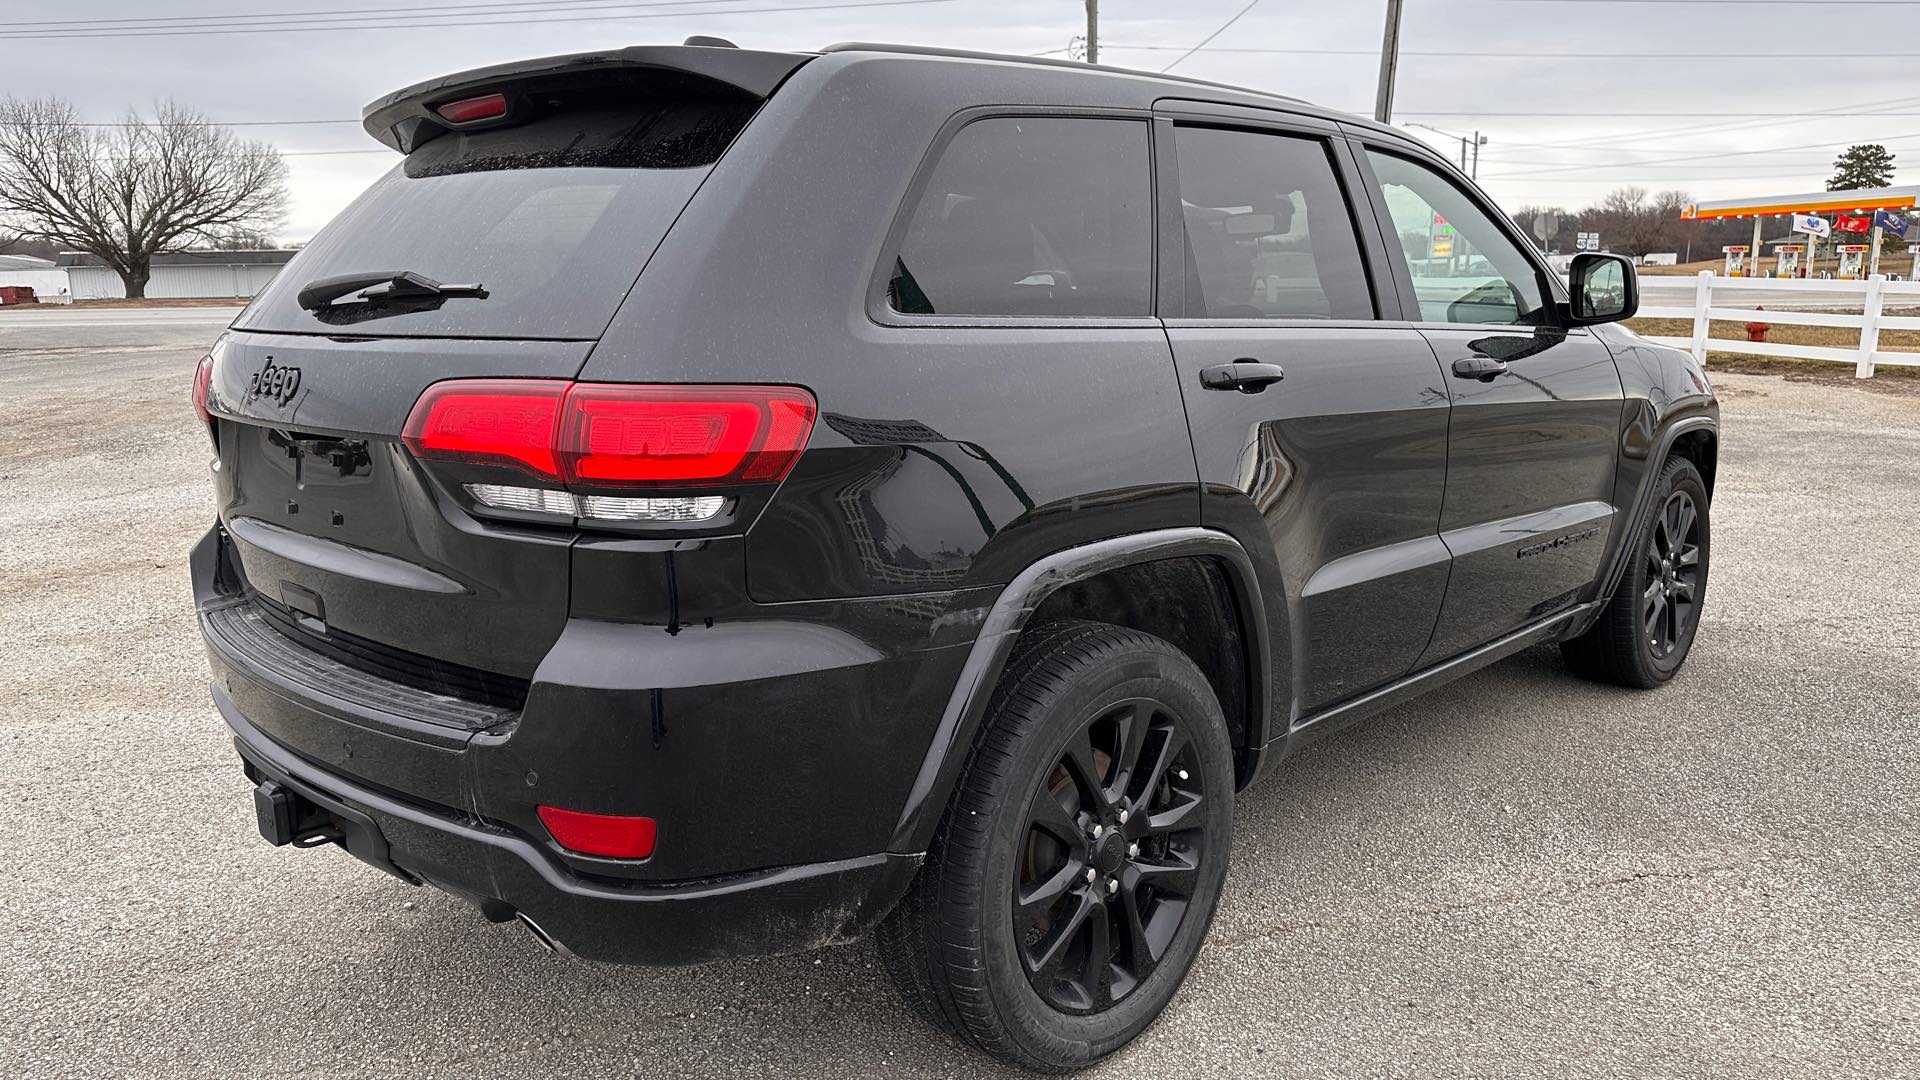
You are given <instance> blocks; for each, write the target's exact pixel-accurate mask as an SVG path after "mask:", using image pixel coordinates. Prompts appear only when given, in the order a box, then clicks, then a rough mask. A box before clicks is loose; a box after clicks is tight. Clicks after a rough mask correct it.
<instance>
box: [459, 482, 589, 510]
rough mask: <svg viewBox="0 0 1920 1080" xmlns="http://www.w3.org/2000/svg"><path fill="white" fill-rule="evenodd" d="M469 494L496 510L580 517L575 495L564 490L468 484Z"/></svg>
mask: <svg viewBox="0 0 1920 1080" xmlns="http://www.w3.org/2000/svg"><path fill="white" fill-rule="evenodd" d="M467 494H469V495H471V496H473V497H474V498H475V499H477V500H479V502H480V504H481V505H482V506H491V507H493V508H494V509H496V510H522V511H525V512H527V513H530V514H558V515H559V516H561V517H578V516H579V515H578V514H577V513H575V510H576V509H578V508H577V507H576V506H575V505H574V499H573V496H572V495H570V494H568V493H567V492H564V491H548V490H546V489H544V488H530V487H513V486H511V485H509V484H468V485H467Z"/></svg>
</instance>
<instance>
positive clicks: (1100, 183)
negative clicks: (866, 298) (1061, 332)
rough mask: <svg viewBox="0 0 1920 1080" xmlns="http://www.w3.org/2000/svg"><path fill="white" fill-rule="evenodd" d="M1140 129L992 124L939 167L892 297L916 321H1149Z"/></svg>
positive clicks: (1065, 121)
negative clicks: (1004, 317) (967, 318)
mask: <svg viewBox="0 0 1920 1080" xmlns="http://www.w3.org/2000/svg"><path fill="white" fill-rule="evenodd" d="M1152 281H1153V199H1152V188H1151V174H1150V169H1149V159H1148V154H1147V125H1146V122H1145V121H1142V120H1105V119H1096V118H1090V117H993V118H990V119H985V120H977V121H975V122H973V123H971V124H968V125H967V126H966V127H964V128H962V129H961V130H960V133H959V134H958V135H956V136H954V139H953V141H952V142H950V143H948V144H947V147H946V150H945V151H944V152H943V153H942V154H941V156H940V160H939V161H938V163H937V164H935V166H934V168H933V173H932V175H931V177H930V178H929V182H928V184H927V188H926V190H925V191H924V192H923V193H922V194H921V196H920V202H919V205H918V206H916V207H915V208H914V212H913V217H912V219H911V221H910V222H909V224H908V227H907V233H906V239H905V240H904V241H903V242H902V244H901V246H900V255H899V258H898V259H897V260H895V262H894V267H893V280H892V281H891V282H890V283H889V285H888V287H887V294H888V297H889V298H890V299H891V301H892V303H893V307H894V309H895V310H897V311H902V312H906V313H909V314H918V315H1081V316H1087V315H1103V316H1124V315H1150V314H1152V303H1153V297H1152Z"/></svg>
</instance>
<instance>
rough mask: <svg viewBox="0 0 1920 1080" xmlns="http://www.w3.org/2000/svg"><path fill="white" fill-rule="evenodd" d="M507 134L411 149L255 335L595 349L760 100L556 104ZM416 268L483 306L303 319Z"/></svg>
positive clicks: (347, 306)
mask: <svg viewBox="0 0 1920 1080" xmlns="http://www.w3.org/2000/svg"><path fill="white" fill-rule="evenodd" d="M543 104H545V105H547V106H548V108H549V109H550V110H551V111H547V112H545V113H544V114H543V115H538V116H535V117H534V118H532V119H530V120H528V121H525V122H521V123H517V124H514V125H512V126H508V127H501V128H496V129H493V130H489V131H477V132H470V133H458V132H455V133H449V134H447V135H443V136H441V137H439V138H437V139H433V140H432V141H430V142H427V143H426V144H425V145H423V146H421V147H420V148H419V149H417V150H415V151H414V152H413V153H412V154H411V155H409V156H408V157H407V158H406V159H405V160H404V161H403V162H401V164H399V165H398V166H396V167H395V168H394V169H393V170H392V171H390V172H388V173H387V174H386V175H385V176H384V177H382V178H381V179H380V180H379V181H377V182H376V183H375V184H374V185H373V186H372V187H371V188H369V189H368V190H367V191H366V193H365V194H363V195H361V196H360V197H359V198H358V199H356V200H354V202H353V204H352V205H351V206H349V207H347V209H346V210H345V211H343V212H342V213H341V214H340V216H339V217H337V218H335V219H334V220H333V222H332V223H331V224H329V225H328V226H327V227H326V228H325V229H323V230H321V231H320V233H319V235H317V236H315V237H314V239H313V241H312V243H310V244H308V245H307V247H306V248H305V249H304V250H303V251H301V252H300V254H299V255H297V256H295V257H294V259H293V260H292V261H291V262H290V263H288V264H287V267H286V269H284V270H282V271H281V272H280V274H279V275H277V276H276V277H275V278H274V280H273V282H272V284H270V285H269V286H268V287H267V289H266V290H265V291H263V292H262V293H261V294H260V296H259V297H258V298H257V299H256V300H255V301H254V303H253V304H252V305H251V306H250V307H249V308H248V309H247V311H246V313H245V314H244V315H242V317H241V319H240V321H239V323H238V326H239V327H240V328H242V329H247V330H269V331H290V332H298V333H339V332H341V330H342V328H358V329H357V330H354V331H353V332H359V333H372V334H380V335H414V336H431V337H497V338H548V339H582V340H590V339H593V338H597V337H599V336H600V334H601V332H602V331H604V330H605V328H606V325H607V322H608V321H609V320H610V319H611V318H612V317H613V313H614V310H615V309H616V308H617V307H618V306H619V304H620V300H621V298H622V297H624V296H625V295H626V293H627V290H628V289H630V288H631V287H632V286H633V282H634V279H635V278H636V277H638V276H639V273H640V270H641V268H642V267H643V266H644V265H645V263H646V260H647V258H648V257H649V256H650V255H651V254H652V252H653V249H654V248H655V247H656V246H657V245H658V244H659V243H660V240H661V238H663V237H664V236H665V235H666V232H667V229H668V228H669V227H670V226H671V225H672V224H673V221H674V218H675V217H676V216H678V215H679V213H680V211H681V210H682V209H684V208H685V206H686V204H687V201H688V200H689V199H691V198H692V197H693V193H694V191H695V190H696V189H697V188H698V187H699V186H700V182H701V181H702V180H704V179H705V178H706V175H707V173H708V172H709V171H710V169H711V168H712V165H713V162H714V161H716V160H717V159H718V158H719V156H720V154H721V152H722V151H724V150H725V148H726V146H727V145H728V143H729V142H731V141H732V139H733V137H734V136H735V135H737V134H738V133H739V131H740V129H741V128H742V127H743V126H744V125H745V123H746V120H747V119H748V117H750V116H751V115H752V110H753V105H754V102H752V100H751V99H742V98H739V97H725V98H720V99H702V98H698V97H695V98H676V99H673V100H669V101H666V102H653V103H647V104H630V103H620V104H607V103H604V102H592V101H584V102H564V101H554V100H551V99H549V100H547V101H546V102H544V103H543ZM401 271H407V272H412V273H414V274H418V275H420V276H422V277H425V278H429V279H432V280H434V281H439V282H460V283H471V284H475V285H479V286H482V287H483V288H484V290H485V292H486V296H485V297H484V298H477V297H473V296H458V297H455V296H447V297H429V298H417V299H410V300H408V301H407V302H405V303H388V304H384V305H383V304H370V303H366V302H353V301H352V300H351V299H350V298H349V299H348V300H347V301H346V302H342V303H337V304H334V305H332V306H329V307H326V308H324V309H323V310H321V311H320V312H318V313H316V312H311V311H307V310H304V309H302V308H301V306H300V304H299V301H298V299H297V297H298V295H299V292H300V289H301V288H302V287H303V286H305V285H307V284H310V283H312V282H315V281H319V280H321V279H324V278H328V277H335V276H340V275H348V274H367V273H377V272H401Z"/></svg>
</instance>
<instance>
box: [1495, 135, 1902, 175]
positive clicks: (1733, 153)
mask: <svg viewBox="0 0 1920 1080" xmlns="http://www.w3.org/2000/svg"><path fill="white" fill-rule="evenodd" d="M1915 138H1920V131H1909V132H1906V133H1904V134H1900V135H1890V136H1887V137H1886V138H1884V139H1881V140H1879V141H1880V142H1883V143H1887V142H1893V141H1894V140H1896V139H1915ZM1832 145H1833V143H1831V142H1817V143H1801V144H1800V145H1798V146H1773V147H1768V148H1767V149H1765V150H1726V151H1721V152H1719V153H1712V154H1687V155H1682V156H1680V157H1670V158H1659V159H1656V160H1653V161H1637V162H1632V163H1630V164H1631V166H1632V167H1635V168H1639V167H1643V166H1647V165H1667V164H1672V163H1674V162H1680V161H1709V160H1717V159H1719V158H1730V157H1754V156H1756V155H1760V154H1777V153H1781V152H1782V151H1786V150H1818V149H1823V148H1827V147H1831V146H1832ZM1592 168H1593V166H1591V165H1568V166H1564V167H1562V168H1556V169H1542V170H1540V171H1539V172H1531V173H1505V174H1499V178H1501V179H1514V180H1520V179H1528V178H1531V177H1536V176H1549V175H1552V174H1555V173H1567V172H1579V171H1581V170H1583V169H1584V170H1590V169H1592ZM1495 178H1496V176H1495V175H1493V174H1490V175H1489V176H1488V179H1490V180H1491V179H1495Z"/></svg>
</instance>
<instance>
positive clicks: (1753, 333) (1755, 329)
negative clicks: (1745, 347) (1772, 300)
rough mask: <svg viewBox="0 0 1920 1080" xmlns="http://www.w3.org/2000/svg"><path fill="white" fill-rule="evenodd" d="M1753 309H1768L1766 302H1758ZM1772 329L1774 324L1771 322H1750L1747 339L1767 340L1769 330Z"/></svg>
mask: <svg viewBox="0 0 1920 1080" xmlns="http://www.w3.org/2000/svg"><path fill="white" fill-rule="evenodd" d="M1753 310H1755V311H1765V310H1767V306H1766V305H1765V304H1756V305H1755V306H1754V309H1753ZM1771 329H1773V325H1772V324H1771V323H1763V322H1759V321H1755V322H1750V323H1748V324H1747V340H1748V341H1765V340H1767V331H1768V330H1771Z"/></svg>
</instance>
